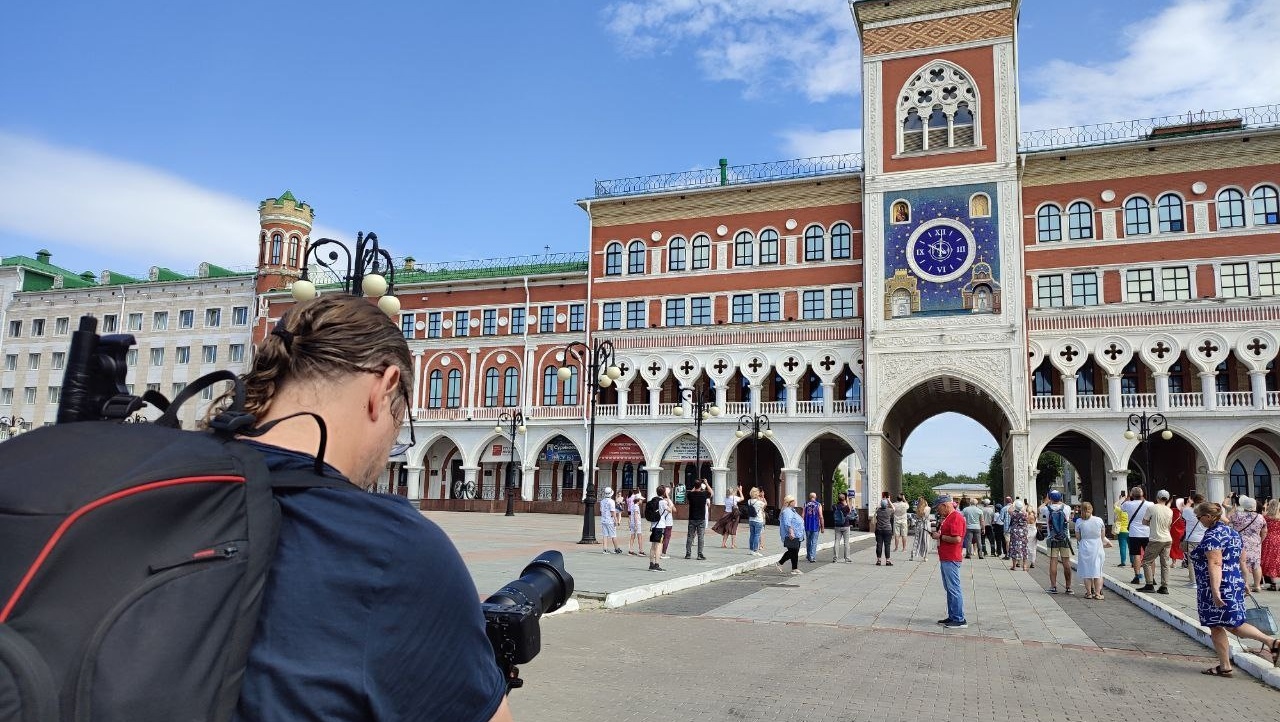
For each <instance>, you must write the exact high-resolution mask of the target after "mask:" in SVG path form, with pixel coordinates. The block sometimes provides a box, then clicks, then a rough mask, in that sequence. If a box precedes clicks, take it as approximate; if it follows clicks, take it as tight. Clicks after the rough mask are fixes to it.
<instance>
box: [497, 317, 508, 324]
mask: <svg viewBox="0 0 1280 722" xmlns="http://www.w3.org/2000/svg"><path fill="white" fill-rule="evenodd" d="M498 325H499V326H506V325H507V317H506V316H499V317H498Z"/></svg>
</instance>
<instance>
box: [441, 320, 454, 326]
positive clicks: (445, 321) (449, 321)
mask: <svg viewBox="0 0 1280 722" xmlns="http://www.w3.org/2000/svg"><path fill="white" fill-rule="evenodd" d="M440 325H441V326H444V327H445V328H453V319H451V318H446V319H445V320H444V322H443V323H441V324H440Z"/></svg>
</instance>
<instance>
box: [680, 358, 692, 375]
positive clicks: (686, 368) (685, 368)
mask: <svg viewBox="0 0 1280 722" xmlns="http://www.w3.org/2000/svg"><path fill="white" fill-rule="evenodd" d="M680 371H681V372H683V373H684V375H685V376H688V375H689V374H691V373H693V364H692V363H689V361H688V359H686V360H685V362H684V363H682V364H680Z"/></svg>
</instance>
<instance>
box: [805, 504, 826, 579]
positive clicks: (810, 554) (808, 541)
mask: <svg viewBox="0 0 1280 722" xmlns="http://www.w3.org/2000/svg"><path fill="white" fill-rule="evenodd" d="M822 531H823V523H822V503H821V502H819V501H818V495H817V494H816V493H814V492H810V493H809V501H808V502H806V503H805V505H804V536H805V556H806V557H807V558H808V559H809V562H810V563H812V562H816V561H818V536H819V535H820V534H822Z"/></svg>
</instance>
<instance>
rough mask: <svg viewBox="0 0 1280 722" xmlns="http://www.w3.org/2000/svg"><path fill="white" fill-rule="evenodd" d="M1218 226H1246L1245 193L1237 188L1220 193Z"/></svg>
mask: <svg viewBox="0 0 1280 722" xmlns="http://www.w3.org/2000/svg"><path fill="white" fill-rule="evenodd" d="M1218 228H1244V194H1243V193H1241V192H1240V191H1238V190H1236V189H1235V188H1228V189H1226V190H1224V191H1222V192H1221V193H1219V194H1218Z"/></svg>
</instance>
